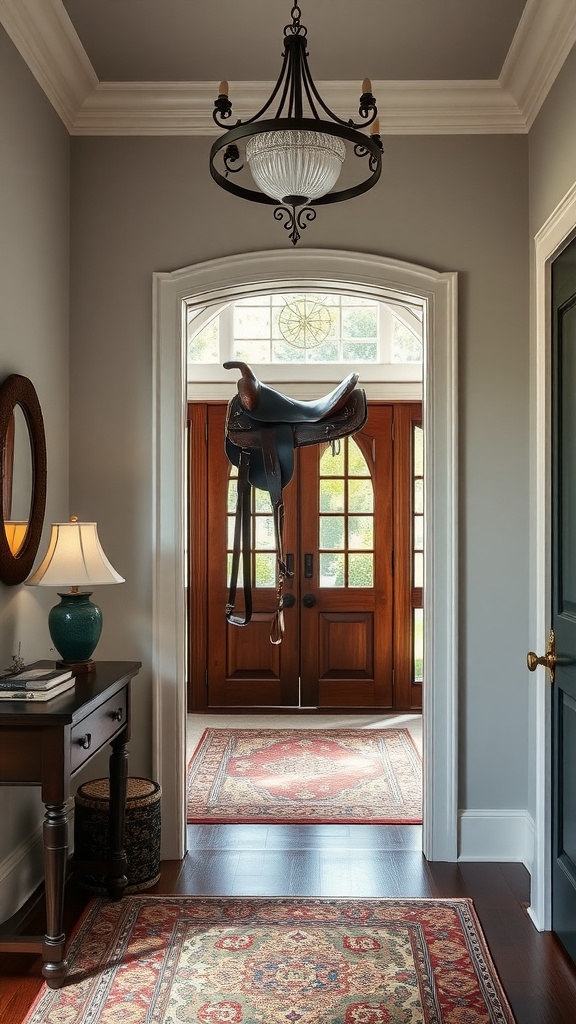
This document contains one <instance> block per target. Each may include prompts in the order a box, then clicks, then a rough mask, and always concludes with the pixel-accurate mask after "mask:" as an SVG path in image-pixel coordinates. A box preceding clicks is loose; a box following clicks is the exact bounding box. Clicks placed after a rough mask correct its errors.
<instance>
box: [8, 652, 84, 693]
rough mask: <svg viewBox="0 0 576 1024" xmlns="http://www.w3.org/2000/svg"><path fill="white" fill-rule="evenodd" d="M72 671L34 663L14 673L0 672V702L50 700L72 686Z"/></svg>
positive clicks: (52, 665) (43, 663)
mask: <svg viewBox="0 0 576 1024" xmlns="http://www.w3.org/2000/svg"><path fill="white" fill-rule="evenodd" d="M75 682H76V679H75V677H74V675H73V674H72V669H68V668H56V666H55V665H54V662H50V661H35V662H34V663H33V664H32V665H25V666H24V668H21V669H18V671H16V672H12V671H10V670H8V671H7V672H0V700H34V701H42V700H51V699H52V697H57V696H58V694H60V693H64V692H65V691H66V690H69V689H71V687H73V686H74V683H75Z"/></svg>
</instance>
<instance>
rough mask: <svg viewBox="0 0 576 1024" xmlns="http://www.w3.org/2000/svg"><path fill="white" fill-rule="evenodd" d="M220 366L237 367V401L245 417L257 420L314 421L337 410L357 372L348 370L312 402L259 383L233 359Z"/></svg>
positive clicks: (346, 395)
mask: <svg viewBox="0 0 576 1024" xmlns="http://www.w3.org/2000/svg"><path fill="white" fill-rule="evenodd" d="M223 366H224V369H226V370H233V369H237V370H240V372H241V374H242V377H241V378H240V380H239V381H238V395H239V397H240V402H241V404H242V407H243V408H244V409H245V410H246V412H247V413H248V414H249V416H251V417H252V419H254V420H258V422H260V423H318V422H319V421H320V420H324V419H327V417H328V416H333V415H334V414H335V413H337V412H339V410H340V409H342V408H343V406H344V405H346V401H347V399H348V396H349V395H350V394H351V392H352V391H353V390H354V388H355V387H356V384H357V383H358V374H357V373H349V374H348V376H347V377H345V378H344V380H343V381H341V382H340V384H338V386H337V387H335V388H334V390H333V391H330V393H329V394H327V395H324V397H323V398H316V399H314V401H298V400H297V399H295V398H289V397H288V395H283V394H281V393H280V392H279V391H276V390H275V388H271V387H269V386H268V385H267V384H263V383H262V381H260V380H258V378H257V377H256V375H255V374H254V372H253V371H252V370H251V369H250V367H249V366H248V364H247V363H243V362H239V361H237V360H234V361H231V362H227V363H224V364H223Z"/></svg>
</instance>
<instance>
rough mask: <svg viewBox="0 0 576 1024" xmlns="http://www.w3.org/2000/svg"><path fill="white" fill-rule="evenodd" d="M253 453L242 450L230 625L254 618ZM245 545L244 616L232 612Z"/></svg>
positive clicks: (227, 615)
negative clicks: (251, 520) (251, 549)
mask: <svg viewBox="0 0 576 1024" xmlns="http://www.w3.org/2000/svg"><path fill="white" fill-rule="evenodd" d="M249 470H250V453H249V452H247V451H244V450H243V451H242V452H241V453H240V461H239V463H238V485H237V492H236V519H235V521H234V547H233V549H232V566H231V569H230V591H229V594H228V603H227V605H226V619H227V621H228V622H229V623H230V625H231V626H247V625H248V623H249V622H250V619H251V618H252V559H251V553H250V541H251V537H250V515H251V502H250V495H251V486H250V481H249V479H248V473H249ZM240 548H242V578H243V580H242V583H243V590H244V617H243V618H241V617H240V616H239V615H233V614H232V613H233V611H234V605H235V604H236V590H237V586H238V568H239V565H240Z"/></svg>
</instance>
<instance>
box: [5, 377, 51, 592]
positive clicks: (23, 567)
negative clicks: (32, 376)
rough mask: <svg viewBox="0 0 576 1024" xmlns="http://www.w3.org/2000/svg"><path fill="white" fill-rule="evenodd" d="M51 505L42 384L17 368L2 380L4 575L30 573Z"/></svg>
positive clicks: (9, 578)
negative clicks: (39, 386) (39, 391)
mask: <svg viewBox="0 0 576 1024" xmlns="http://www.w3.org/2000/svg"><path fill="white" fill-rule="evenodd" d="M45 509H46V438H45V435H44V421H43V418H42V411H41V409H40V403H39V401H38V396H37V394H36V389H35V388H34V385H33V384H32V381H30V380H29V379H28V377H22V376H20V374H17V373H13V374H11V376H10V377H7V378H6V380H5V381H4V382H3V383H2V384H0V580H1V581H2V583H7V584H8V585H9V586H13V585H14V584H16V583H22V582H23V581H24V580H25V579H26V577H27V576H28V575H29V574H30V571H31V569H32V564H33V562H34V559H35V557H36V553H37V551H38V545H39V543H40V538H41V536H42V527H43V525H44V512H45Z"/></svg>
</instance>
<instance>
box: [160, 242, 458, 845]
mask: <svg viewBox="0 0 576 1024" xmlns="http://www.w3.org/2000/svg"><path fill="white" fill-rule="evenodd" d="M309 282H314V285H315V286H317V287H322V288H323V289H326V290H329V289H330V288H331V287H333V288H342V287H345V288H346V290H348V291H351V292H357V293H359V294H360V293H361V294H363V295H373V296H375V297H383V296H384V295H388V296H390V295H391V294H394V293H396V294H397V295H398V296H399V297H406V296H410V295H413V296H415V297H418V298H419V299H420V300H421V301H422V302H423V304H424V308H425V324H426V332H425V335H426V336H425V359H424V388H423V401H424V424H425V434H426V436H427V438H428V443H427V447H426V453H425V460H426V470H425V474H426V478H427V479H428V480H429V486H428V493H427V496H426V509H427V513H426V521H427V535H428V536H427V544H426V548H427V557H426V587H427V593H428V597H429V600H428V601H427V608H426V612H425V635H426V636H427V637H428V638H429V642H428V644H427V649H426V654H425V658H426V665H425V671H426V675H427V678H428V679H430V680H432V684H431V685H430V687H429V689H428V692H427V696H426V700H425V707H424V764H425V774H424V822H423V824H424V832H423V835H424V842H423V850H424V854H425V856H426V857H428V858H429V859H432V860H455V859H456V855H457V763H456V752H457V731H456V721H457V698H456V687H457V629H456V622H457V616H456V598H457V579H456V564H457V563H456V553H457V490H456V468H457V467H456V424H457V417H456V275H455V274H454V273H448V274H441V273H437V272H436V271H433V270H430V269H427V268H423V267H418V266H415V265H413V264H407V263H401V262H399V261H397V260H392V259H387V258H385V257H377V256H371V255H367V254H359V253H346V252H340V251H329V250H314V249H308V250H304V251H301V252H298V253H294V252H292V253H289V252H286V251H284V250H274V251H269V252H263V253H249V254H245V255H237V256H230V257H227V258H224V259H219V260H214V261H210V262H207V263H201V264H197V265H196V266H193V267H188V268H185V269H183V270H178V271H175V272H173V273H167V274H161V273H159V274H156V275H155V278H154V301H155V317H154V371H155V393H154V423H155V431H154V434H155V437H154V443H155V451H154V460H155V488H154V493H155V495H156V496H157V497H156V501H157V503H156V508H155V533H154V536H155V577H154V634H153V686H154V735H155V744H154V772H155V777H156V778H157V779H158V780H159V781H160V782H161V784H162V786H163V793H164V803H163V816H164V828H163V833H164V834H163V846H162V856H163V857H165V858H169V859H170V858H171V859H173V858H180V857H182V856H183V855H184V852H185V718H186V694H185V589H184V555H183V552H184V507H185V505H184V500H185V499H184V426H185V406H186V388H185V343H184V339H185V335H184V330H183V322H182V320H183V317H182V311H183V303H184V301H185V300H188V301H190V300H193V301H194V300H195V301H197V302H199V303H204V304H206V303H214V302H224V301H230V300H231V299H233V298H236V297H240V296H242V295H243V294H245V293H246V290H247V289H248V290H249V289H250V288H251V287H255V286H259V287H262V286H266V287H269V288H272V287H278V286H288V285H289V286H290V287H301V286H305V285H306V284H307V283H309Z"/></svg>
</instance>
